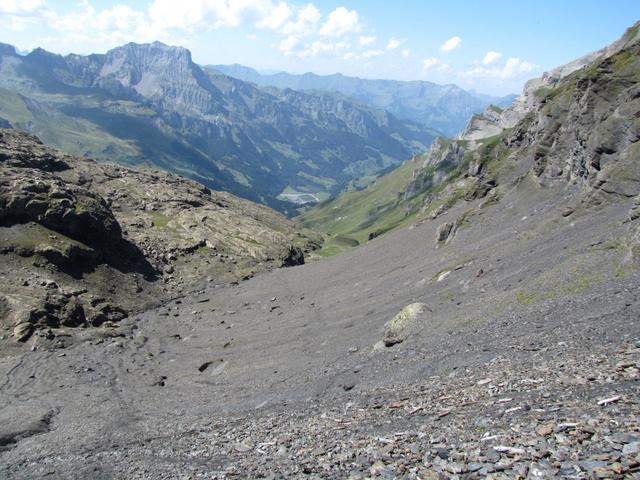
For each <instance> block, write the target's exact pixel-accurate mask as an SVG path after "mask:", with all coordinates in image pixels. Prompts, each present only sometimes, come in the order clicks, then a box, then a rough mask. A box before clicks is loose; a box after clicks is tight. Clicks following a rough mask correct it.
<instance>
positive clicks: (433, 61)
mask: <svg viewBox="0 0 640 480" xmlns="http://www.w3.org/2000/svg"><path fill="white" fill-rule="evenodd" d="M440 63H441V62H440V60H438V59H437V58H436V57H431V58H425V59H424V60H423V61H422V68H423V69H424V70H431V69H432V68H434V67H437V66H438V65H440Z"/></svg>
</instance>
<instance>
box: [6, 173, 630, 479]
mask: <svg viewBox="0 0 640 480" xmlns="http://www.w3.org/2000/svg"><path fill="white" fill-rule="evenodd" d="M563 195H564V192H562V191H557V192H552V191H550V190H545V191H539V190H536V189H535V188H527V186H526V185H525V186H522V185H521V186H520V189H519V191H518V201H515V199H514V197H512V198H509V196H506V197H505V198H504V199H503V200H502V201H501V202H500V203H499V204H498V205H494V206H491V207H488V208H486V209H484V210H476V211H475V213H474V214H473V215H465V218H467V219H468V222H467V224H466V226H465V227H464V228H459V229H458V231H457V232H456V235H455V237H454V238H453V240H452V241H451V242H450V243H449V244H447V245H440V246H438V247H436V243H435V235H436V228H437V227H438V225H439V224H441V223H443V222H445V221H452V220H454V219H455V218H456V216H459V215H462V214H464V213H465V212H464V211H463V210H462V209H464V208H465V207H464V205H459V206H457V207H456V208H454V209H452V210H451V211H450V212H448V213H447V214H446V216H445V217H443V218H439V219H437V220H434V221H429V222H426V223H423V224H419V225H416V226H415V227H413V228H409V229H405V230H402V231H397V232H393V233H390V234H388V235H385V236H383V237H380V238H377V239H375V240H373V241H371V242H369V243H368V244H366V245H364V246H362V247H359V248H356V249H354V250H352V251H349V252H346V253H344V254H342V255H340V256H337V257H332V258H328V259H325V260H322V261H320V262H316V263H311V264H308V265H304V266H300V267H295V268H290V269H281V270H277V271H274V272H272V273H266V274H260V275H258V276H256V277H255V278H253V279H251V280H248V281H246V282H242V283H240V284H239V285H237V286H219V287H218V288H215V287H214V286H209V287H206V288H204V289H202V290H198V291H195V292H194V293H192V294H190V295H188V296H186V297H185V298H181V299H178V300H174V301H172V302H170V303H168V304H166V305H164V306H162V307H160V308H158V309H155V310H152V311H148V312H146V313H144V314H142V315H140V316H138V317H136V318H132V319H130V320H128V321H127V322H126V323H124V324H122V325H120V326H119V327H118V328H115V329H111V330H108V329H105V330H102V331H100V334H95V333H90V332H87V333H86V334H85V335H84V337H82V336H78V337H77V340H76V342H75V344H73V345H71V346H70V347H68V348H65V349H56V350H49V349H44V348H38V349H36V350H35V351H32V352H27V353H23V354H15V355H11V356H5V357H4V358H2V359H0V373H1V375H2V379H3V380H2V383H1V384H0V405H2V407H1V408H0V446H1V448H2V451H0V477H2V478H7V479H14V478H15V479H18V478H41V477H46V478H65V479H68V478H95V479H101V478H104V479H108V478H219V479H222V478H369V477H377V478H408V479H409V478H410V479H417V478H420V479H429V478H485V477H486V478H551V477H563V478H640V404H639V403H638V398H640V383H639V381H638V380H639V378H640V370H639V367H640V329H639V328H638V326H639V323H638V319H639V316H640V291H639V289H638V285H639V282H638V280H639V275H638V273H639V272H638V271H637V269H636V268H635V267H634V266H633V264H630V263H629V255H630V252H631V250H630V248H631V247H630V246H629V244H628V243H627V239H628V238H630V237H629V235H630V232H632V229H633V228H636V225H635V224H634V223H635V222H630V223H624V220H625V218H626V216H627V213H628V208H629V205H628V204H626V203H623V202H620V203H617V204H614V205H612V206H608V207H601V208H600V210H598V211H592V212H589V214H581V213H580V212H579V211H576V213H575V214H573V215H571V216H569V217H563V216H562V214H561V208H560V207H561V204H562V202H561V200H562V197H563ZM541 206H542V207H541ZM413 302H423V303H425V304H427V305H428V307H429V310H430V311H429V313H428V315H427V320H426V322H425V325H424V328H423V329H422V331H421V332H420V333H419V334H416V335H414V336H412V337H410V338H408V339H407V340H406V341H404V342H402V343H400V344H398V345H395V346H393V347H390V348H385V347H383V346H378V347H374V346H375V345H376V344H378V345H379V343H378V342H379V341H380V339H381V337H382V329H383V325H384V323H385V322H386V321H387V320H389V319H390V318H392V317H393V316H394V315H395V314H396V313H397V312H398V311H399V310H400V309H401V308H403V307H404V306H406V305H407V304H409V303H413ZM34 341H37V339H34Z"/></svg>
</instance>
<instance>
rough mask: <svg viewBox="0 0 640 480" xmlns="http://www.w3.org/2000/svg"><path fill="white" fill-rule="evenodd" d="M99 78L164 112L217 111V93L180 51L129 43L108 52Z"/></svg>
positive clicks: (187, 51)
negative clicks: (159, 106)
mask: <svg viewBox="0 0 640 480" xmlns="http://www.w3.org/2000/svg"><path fill="white" fill-rule="evenodd" d="M98 75H99V79H100V80H105V79H109V80H116V81H117V82H119V83H120V84H121V85H122V86H124V87H130V88H133V89H134V90H135V91H136V92H137V93H138V94H139V95H141V96H143V97H145V98H148V99H152V100H154V101H157V102H159V103H160V104H162V105H163V106H164V107H165V108H172V109H175V110H178V111H193V112H198V113H201V114H209V113H215V112H218V111H219V110H220V107H219V103H220V98H219V97H220V96H219V92H217V91H216V89H215V88H214V87H213V86H212V85H211V83H210V82H209V81H208V79H207V76H206V75H205V74H204V73H203V72H202V69H201V68H200V67H199V66H198V65H196V64H195V63H193V61H192V59H191V52H190V51H189V50H187V49H186V48H183V47H173V46H168V45H165V44H163V43H160V42H153V43H149V44H136V43H128V44H126V45H124V46H122V47H118V48H114V49H113V50H110V51H109V52H107V54H106V55H105V56H104V58H103V62H102V67H101V68H100V71H99V74H98Z"/></svg>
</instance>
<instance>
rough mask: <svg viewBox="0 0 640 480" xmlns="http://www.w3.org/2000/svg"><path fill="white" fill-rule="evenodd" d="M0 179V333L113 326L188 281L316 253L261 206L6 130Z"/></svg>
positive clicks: (221, 278)
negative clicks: (97, 160) (87, 157)
mask: <svg viewBox="0 0 640 480" xmlns="http://www.w3.org/2000/svg"><path fill="white" fill-rule="evenodd" d="M0 172H1V176H0V252H1V255H2V260H3V261H2V266H1V267H0V268H1V269H2V279H1V280H0V285H1V287H0V292H2V297H1V300H0V311H1V313H2V328H3V329H4V331H5V332H6V333H3V336H5V337H6V336H8V335H9V332H11V330H12V329H13V337H14V338H15V339H18V340H26V339H27V338H28V337H29V335H30V334H31V333H32V332H33V329H34V327H38V328H45V330H46V327H53V328H58V327H77V326H87V325H91V326H100V325H102V324H104V323H105V322H117V321H119V320H122V318H124V317H126V316H127V315H128V314H129V312H131V311H139V310H141V309H142V308H144V307H145V306H147V305H149V304H152V303H154V302H158V301H160V300H162V299H163V298H169V297H170V296H172V295H175V294H176V293H178V292H180V291H182V289H183V288H188V287H189V286H193V285H194V284H196V283H202V282H206V281H207V280H209V281H211V282H213V281H215V282H225V281H234V280H239V279H240V278H246V277H249V276H251V275H253V273H255V272H256V271H258V270H264V269H268V268H272V267H279V266H289V265H297V264H300V263H302V262H304V252H303V250H306V251H307V252H308V251H309V249H310V248H314V243H313V240H311V238H310V237H309V233H308V232H307V233H304V232H302V230H301V229H299V228H298V227H297V226H296V225H295V224H294V223H293V222H291V221H289V220H287V219H286V218H284V217H283V216H282V215H280V214H278V213H276V212H274V211H272V210H270V209H268V208H266V207H261V206H258V205H255V204H251V203H250V202H248V201H244V200H240V199H238V198H236V197H234V196H233V195H230V194H227V193H219V192H212V191H210V190H209V189H207V188H205V187H203V186H202V185H199V184H197V183H195V182H192V181H188V180H184V179H182V178H179V177H176V176H174V175H171V174H168V173H164V172H158V171H144V170H132V169H126V168H122V167H118V166H115V165H99V164H96V163H95V162H93V161H90V160H84V159H79V158H74V157H71V156H68V155H63V154H61V153H59V152H57V151H55V150H52V149H50V148H48V147H46V146H44V145H42V144H41V143H40V142H39V141H38V139H36V138H35V137H32V136H29V135H27V134H24V133H20V132H17V131H14V130H0ZM314 238H315V239H316V240H318V237H314ZM43 335H45V336H46V337H49V340H53V339H54V338H55V337H56V333H55V332H46V331H43ZM63 338H64V335H63ZM56 341H63V342H64V340H61V339H60V338H57V339H56Z"/></svg>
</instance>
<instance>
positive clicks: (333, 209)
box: [297, 160, 420, 255]
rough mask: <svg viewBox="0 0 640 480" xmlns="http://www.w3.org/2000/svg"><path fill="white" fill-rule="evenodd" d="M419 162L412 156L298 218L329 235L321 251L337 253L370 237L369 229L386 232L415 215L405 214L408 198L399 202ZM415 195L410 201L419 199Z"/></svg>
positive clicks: (323, 252) (308, 225) (304, 223)
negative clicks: (360, 188) (372, 180)
mask: <svg viewBox="0 0 640 480" xmlns="http://www.w3.org/2000/svg"><path fill="white" fill-rule="evenodd" d="M415 168H416V164H415V163H414V162H413V161H411V160H409V161H407V162H405V163H403V164H402V165H401V166H399V167H398V168H397V169H395V170H393V171H391V172H389V173H388V174H386V175H384V176H382V177H380V178H379V179H378V180H377V181H376V182H374V183H372V184H371V185H369V186H368V187H367V188H365V189H364V190H358V191H350V192H346V193H344V194H342V195H340V196H339V197H337V198H335V199H333V200H330V201H328V202H325V203H322V204H320V205H318V206H317V207H315V208H312V209H310V210H308V211H306V212H304V213H303V214H302V215H300V216H299V217H298V218H297V220H299V221H301V222H302V224H303V225H305V226H307V227H310V228H313V229H315V230H318V231H322V232H327V233H328V234H329V235H330V237H329V239H328V242H327V244H326V245H325V247H324V249H323V250H322V251H321V252H320V254H325V255H326V254H335V253H339V252H340V251H342V250H344V249H346V248H349V247H351V246H353V245H354V244H355V242H354V240H355V241H357V242H359V243H364V242H366V241H367V238H368V236H369V233H371V232H376V233H378V234H380V233H384V232H385V231H388V230H390V229H392V228H395V227H397V226H399V225H404V224H406V223H408V222H410V221H411V220H412V219H413V218H414V216H415V215H409V216H406V215H405V211H406V209H407V203H408V202H400V203H398V201H397V200H398V194H399V193H401V192H403V191H404V188H405V187H406V185H407V183H409V181H410V180H411V178H412V175H413V171H414V170H415ZM419 201H420V199H418V198H415V199H412V200H411V201H410V202H414V203H415V202H419Z"/></svg>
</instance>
